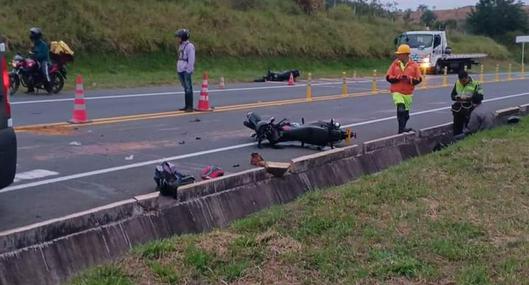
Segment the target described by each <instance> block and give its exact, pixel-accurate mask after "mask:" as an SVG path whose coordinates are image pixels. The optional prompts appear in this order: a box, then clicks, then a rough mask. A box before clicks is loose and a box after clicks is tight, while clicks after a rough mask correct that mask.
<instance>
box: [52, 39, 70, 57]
mask: <svg viewBox="0 0 529 285" xmlns="http://www.w3.org/2000/svg"><path fill="white" fill-rule="evenodd" d="M50 52H51V53H53V54H57V55H60V54H67V55H73V54H74V52H73V50H72V49H71V48H70V47H69V46H68V45H67V44H66V43H65V42H63V41H58V42H57V41H53V42H51V43H50Z"/></svg>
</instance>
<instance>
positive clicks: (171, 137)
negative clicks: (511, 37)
mask: <svg viewBox="0 0 529 285" xmlns="http://www.w3.org/2000/svg"><path fill="white" fill-rule="evenodd" d="M492 77H493V76H487V79H492ZM452 79H453V78H451V80H452ZM440 83H441V78H439V77H431V78H430V84H440ZM313 86H314V87H313V93H314V96H315V99H316V100H315V101H314V102H312V103H306V102H304V100H303V98H304V96H305V88H306V87H305V85H304V83H299V84H298V85H297V86H295V87H286V86H285V84H278V83H259V84H241V85H237V86H228V88H227V89H226V90H211V93H210V97H211V101H212V104H213V105H214V106H216V107H217V109H216V110H217V111H216V112H213V113H200V114H197V113H193V114H184V113H181V112H175V111H174V110H175V109H176V108H177V107H178V106H179V104H180V103H181V102H183V98H182V97H183V94H182V93H181V91H180V90H178V89H175V88H172V87H159V88H144V89H134V90H107V91H105V90H103V91H94V92H88V93H87V98H88V103H87V104H88V111H89V115H90V117H91V118H92V119H94V123H93V124H89V125H86V126H80V127H75V128H74V127H70V126H67V125H65V124H63V122H64V121H65V120H67V119H68V118H69V116H70V113H71V108H72V100H71V96H72V95H71V94H65V95H60V96H53V97H47V96H39V97H34V96H33V97H26V96H19V97H16V96H15V97H14V98H13V108H14V117H15V123H16V125H17V126H18V127H19V128H21V131H19V132H18V139H19V164H18V175H17V182H16V183H14V184H13V185H12V186H11V187H8V188H5V189H3V190H0V230H6V229H10V228H13V227H17V226H22V225H27V224H30V223H35V222H39V221H42V220H47V219H50V218H54V217H59V216H62V215H66V214H71V213H74V212H77V211H81V210H86V209H89V208H92V207H96V206H101V205H105V204H108V203H111V202H114V201H118V200H122V199H127V198H130V197H133V196H134V195H138V194H144V193H148V192H152V191H153V190H154V183H153V180H152V174H153V169H154V166H155V165H156V164H158V163H159V162H161V161H163V160H171V161H173V162H175V163H176V164H177V165H178V166H179V168H180V169H181V171H182V172H184V173H190V174H193V175H195V176H198V171H199V170H200V169H201V168H202V167H203V166H205V165H208V164H216V165H219V166H220V167H222V168H224V169H225V170H226V172H228V173H233V172H238V171H241V170H244V169H248V168H251V165H250V164H249V157H250V153H252V152H255V151H259V152H260V153H262V155H263V156H264V157H265V158H266V159H269V160H275V161H287V160H289V159H291V158H293V157H296V156H300V155H304V154H309V153H313V152H316V151H318V150H316V149H310V148H301V147H299V145H295V144H294V145H285V146H283V147H282V148H281V149H261V150H258V149H257V147H256V146H255V144H254V141H253V140H252V139H251V138H250V134H251V132H250V130H247V129H245V128H244V127H243V126H242V121H243V119H244V116H245V114H246V113H247V112H248V111H255V112H258V113H260V114H262V115H263V116H275V117H278V118H282V117H288V118H289V119H291V120H300V119H301V118H302V117H303V118H305V119H306V120H307V121H311V120H319V119H329V118H335V119H336V120H337V121H339V122H341V123H342V124H343V125H346V126H348V127H352V128H353V129H354V131H355V132H357V134H358V139H357V140H356V141H357V142H362V141H365V140H369V139H373V138H378V137H382V136H386V135H390V134H393V133H395V129H396V122H395V119H394V113H395V111H394V107H393V105H392V102H391V98H390V97H389V96H388V94H385V93H383V94H379V95H368V94H370V93H369V90H370V88H371V82H370V80H363V79H358V80H355V81H353V80H351V81H350V82H349V83H348V91H349V92H350V93H355V94H351V95H350V96H348V97H346V98H342V97H341V96H332V95H337V94H338V95H339V94H340V92H341V83H340V82H336V81H328V80H319V81H315V82H314V83H313ZM379 87H380V88H381V89H382V88H386V84H385V83H383V82H379ZM213 89H214V88H213ZM485 89H486V94H487V95H486V98H487V99H488V100H489V101H488V102H487V103H486V107H487V108H489V109H490V110H495V109H499V108H503V107H510V106H516V105H520V104H526V103H529V80H515V81H510V82H499V83H488V84H485ZM449 91H450V89H449V88H435V89H421V90H419V91H418V92H417V94H416V97H415V106H414V113H413V114H412V118H411V121H410V126H411V127H413V128H423V127H427V126H432V125H436V124H440V123H445V122H448V121H450V119H451V118H450V117H451V116H450V113H449V110H448V106H449V105H450V100H449V95H448V94H449ZM241 104H242V105H241ZM124 116H126V117H124ZM35 124H46V125H48V126H51V127H47V128H45V127H43V126H38V125H37V126H36V125H35Z"/></svg>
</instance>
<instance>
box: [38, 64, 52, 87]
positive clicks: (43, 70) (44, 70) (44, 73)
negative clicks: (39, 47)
mask: <svg viewBox="0 0 529 285" xmlns="http://www.w3.org/2000/svg"><path fill="white" fill-rule="evenodd" d="M40 72H41V73H42V76H43V77H44V80H46V81H47V82H48V83H49V82H50V81H51V80H50V68H49V65H48V61H42V62H40Z"/></svg>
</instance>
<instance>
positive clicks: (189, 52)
mask: <svg viewBox="0 0 529 285" xmlns="http://www.w3.org/2000/svg"><path fill="white" fill-rule="evenodd" d="M175 36H176V37H177V38H178V39H179V47H178V61H177V64H176V69H177V72H178V77H179V78H180V83H181V84H182V87H183V88H184V92H185V107H184V108H182V109H180V111H185V112H193V82H192V80H191V77H192V75H193V71H194V70H195V46H194V45H193V44H192V43H191V42H190V41H189V37H190V32H189V30H187V29H180V30H178V31H176V33H175Z"/></svg>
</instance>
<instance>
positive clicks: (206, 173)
mask: <svg viewBox="0 0 529 285" xmlns="http://www.w3.org/2000/svg"><path fill="white" fill-rule="evenodd" d="M221 176H224V170H222V168H220V167H218V166H215V165H208V166H206V167H204V168H203V169H202V171H200V177H201V178H202V179H203V180H209V179H213V178H217V177H221Z"/></svg>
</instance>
